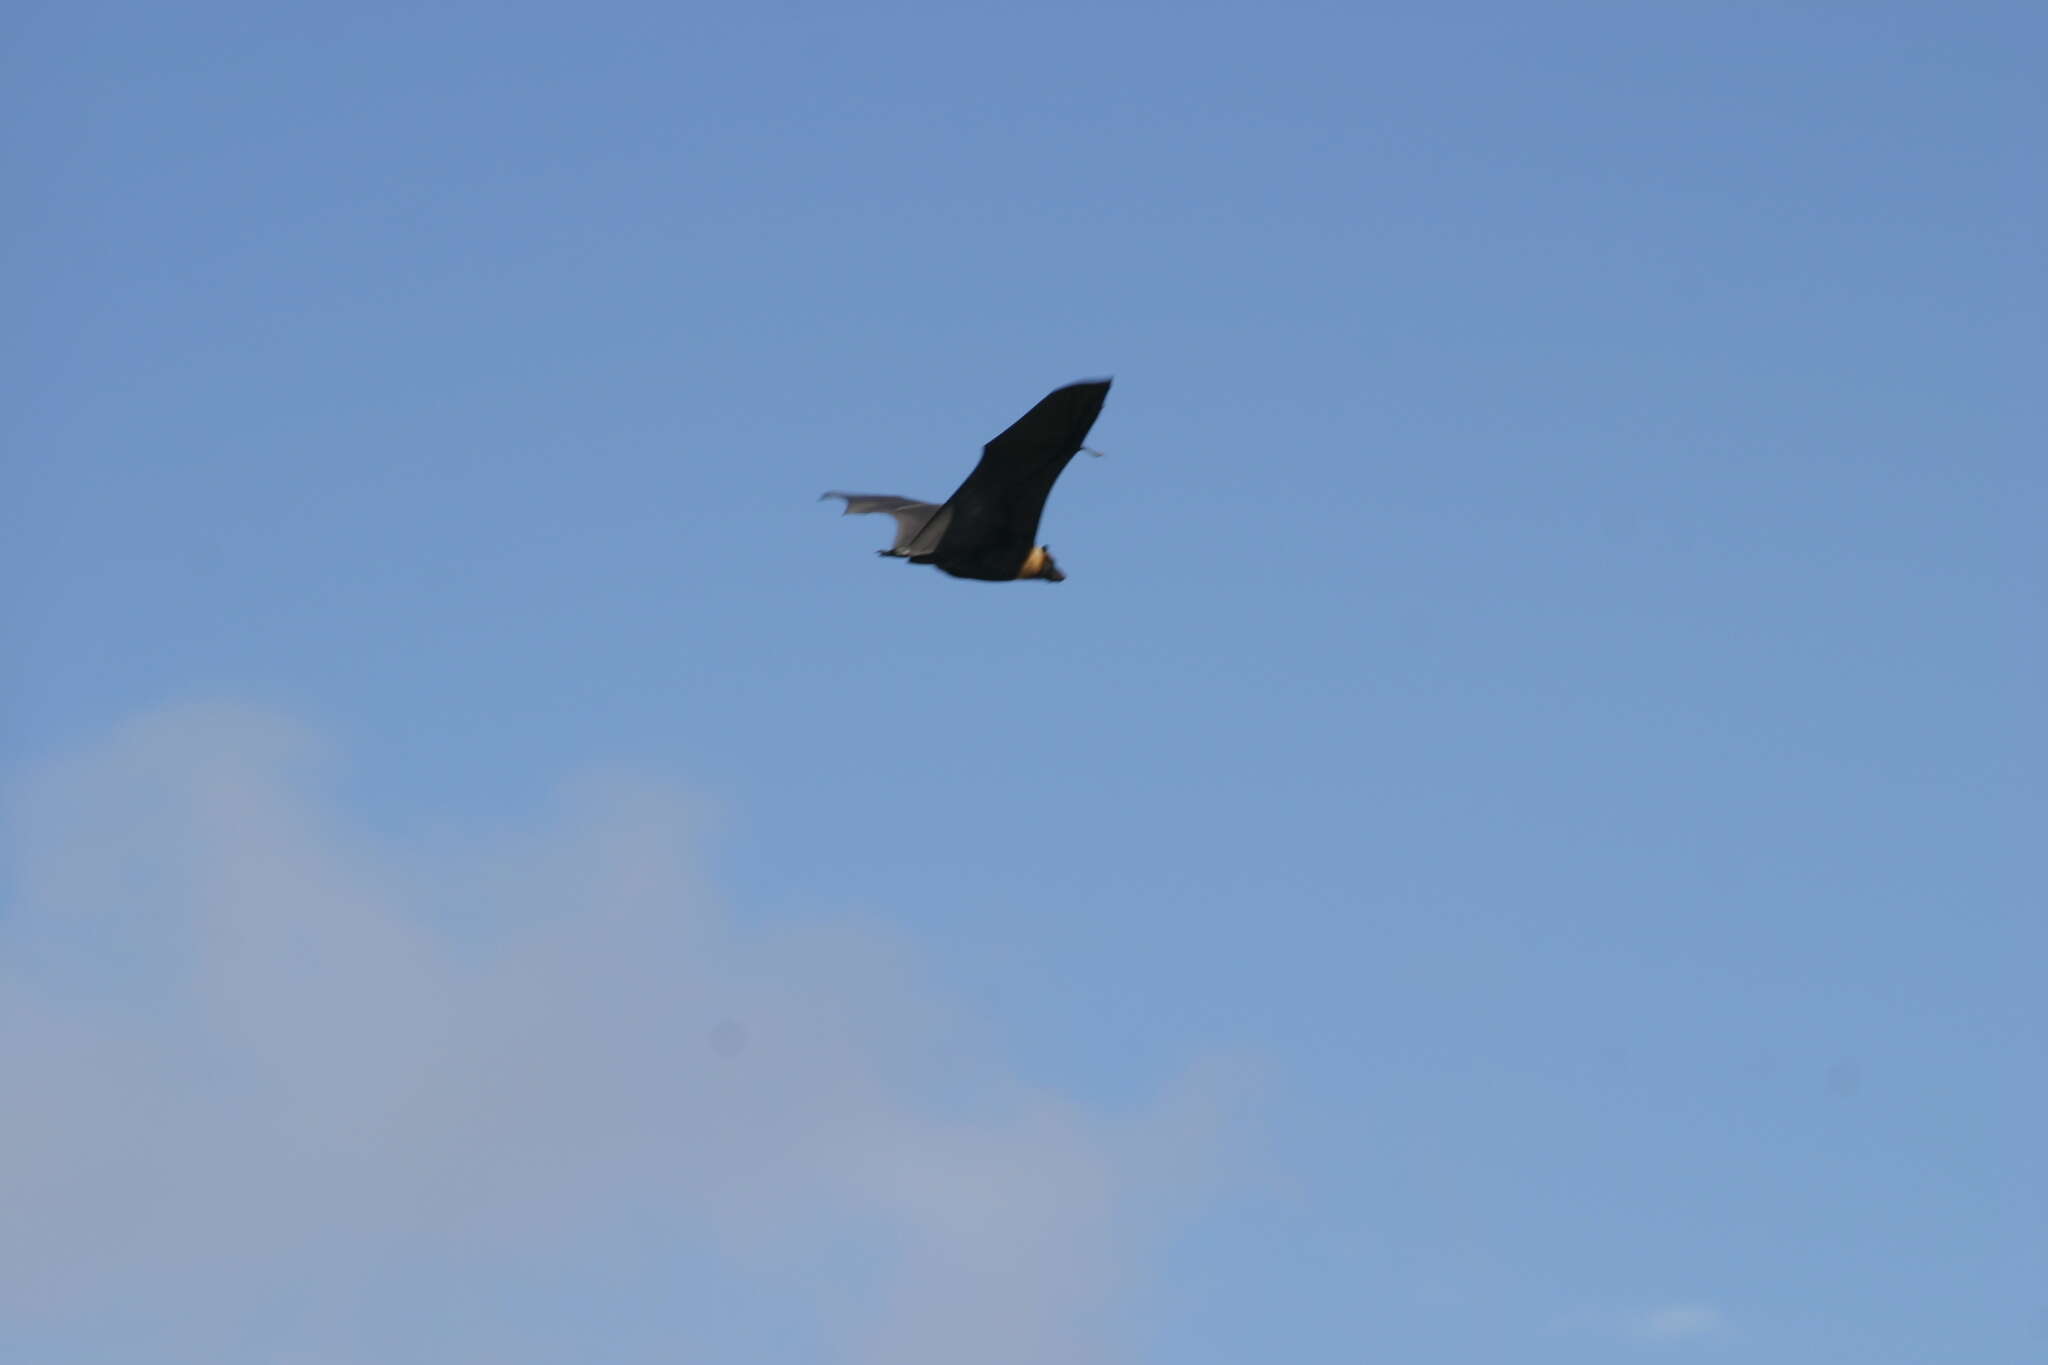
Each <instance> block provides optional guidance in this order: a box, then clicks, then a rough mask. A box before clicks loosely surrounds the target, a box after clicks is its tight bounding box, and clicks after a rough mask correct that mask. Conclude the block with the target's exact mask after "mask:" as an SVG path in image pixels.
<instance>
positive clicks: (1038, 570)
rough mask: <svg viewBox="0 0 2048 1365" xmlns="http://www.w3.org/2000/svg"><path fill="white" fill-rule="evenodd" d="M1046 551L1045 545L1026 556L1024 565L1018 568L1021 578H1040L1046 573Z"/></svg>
mask: <svg viewBox="0 0 2048 1365" xmlns="http://www.w3.org/2000/svg"><path fill="white" fill-rule="evenodd" d="M1045 561H1046V553H1045V547H1044V546H1043V545H1040V546H1037V547H1036V548H1034V549H1033V550H1032V551H1031V553H1030V554H1028V555H1026V556H1024V567H1023V568H1021V569H1019V570H1017V577H1019V578H1038V577H1040V576H1041V575H1043V574H1044V573H1045Z"/></svg>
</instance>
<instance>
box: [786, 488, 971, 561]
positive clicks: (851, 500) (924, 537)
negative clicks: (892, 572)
mask: <svg viewBox="0 0 2048 1365" xmlns="http://www.w3.org/2000/svg"><path fill="white" fill-rule="evenodd" d="M826 498H844V499H845V500H846V511H844V512H842V513H841V514H840V515H842V516H853V515H854V514H855V513H859V512H887V513H888V514H889V515H890V516H892V517H894V518H896V543H895V544H894V545H891V546H890V547H889V548H888V549H886V550H884V551H883V552H882V553H883V554H890V555H902V556H905V557H908V556H910V555H921V554H929V553H931V551H932V550H933V549H934V548H935V547H936V546H937V545H938V543H939V537H940V536H942V535H944V534H945V533H946V523H947V522H949V521H951V520H952V516H951V514H950V513H949V514H947V515H945V516H941V515H939V513H940V512H941V511H942V510H943V509H941V508H940V507H939V506H938V505H937V504H936V503H929V502H919V501H918V500H917V499H916V498H899V497H897V496H896V495H895V494H893V493H839V492H832V493H826V494H824V495H823V496H821V497H820V498H819V499H818V501H819V502H823V501H824V500H825V499H826Z"/></svg>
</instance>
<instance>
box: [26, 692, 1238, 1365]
mask: <svg viewBox="0 0 2048 1365" xmlns="http://www.w3.org/2000/svg"><path fill="white" fill-rule="evenodd" d="M325 769H326V755H325V754H324V752H323V750H322V748H321V746H320V745H319V744H317V743H316V742H314V741H313V740H312V739H311V738H310V737H309V736H307V735H306V734H305V733H303V732H302V731H301V730H299V729H298V728H296V727H294V726H293V725H291V724H289V723H286V722H284V721H281V720H279V719H277V718H275V717H270V716H266V715H262V714H258V713H255V712H251V711H248V710H244V709H239V708H232V707H225V708H222V707H216V708H180V709H177V710H174V711H170V712H166V713H163V714H160V715H157V716H154V717H151V718H148V719H146V720H144V721H142V722H139V723H137V724H136V725H133V726H131V727H129V728H127V729H125V730H124V731H122V732H121V733H120V734H118V735H116V736H115V737H113V738H112V739H110V740H109V741H107V742H106V743H104V744H102V745H100V746H98V747H97V748H95V749H94V750H92V751H91V752H89V753H85V754H82V755H79V756H77V757H75V758H72V759H69V760H66V761H63V762H60V763H58V764H56V765H55V766H53V767H51V768H49V769H47V770H45V771H43V772H41V773H39V774H36V775H34V776H33V777H32V778H31V779H30V780H29V781H27V782H26V783H24V784H22V785H21V787H20V788H19V789H18V791H17V792H16V793H15V801H14V807H13V811H12V812H11V813H12V814H13V816H14V817H15V818H14V819H13V820H12V822H11V823H12V824H13V825H14V826H15V828H16V829H17V830H18V831H19V832H20V833H19V839H18V846H17V847H16V848H15V849H14V850H13V851H12V862H13V866H14V870H15V873H16V877H15V881H16V887H15V890H16V895H15V897H14V902H13V904H12V906H11V907H10V909H9V911H8V912H7V915H6V916H5V918H0V1093H4V1094H5V1095H6V1097H7V1105H6V1109H7V1116H8V1117H7V1121H6V1122H5V1123H4V1124H0V1317H17V1318H25V1317H27V1316H28V1315H31V1314H33V1315H36V1316H35V1321H37V1322H39V1323H41V1324H42V1329H41V1330H44V1331H45V1332H61V1331H62V1324H63V1323H64V1322H66V1321H70V1320H73V1319H76V1320H81V1321H82V1320H84V1319H86V1318H88V1317H92V1316H94V1315H96V1314H98V1313H99V1312H100V1310H103V1309H105V1308H107V1307H108V1306H109V1305H120V1306H121V1312H122V1313H123V1314H124V1315H126V1318H127V1319H131V1320H132V1321H133V1322H134V1323H135V1324H136V1325H137V1330H145V1329H146V1330H150V1331H156V1330H159V1329H163V1330H168V1329H167V1328H165V1326H164V1325H165V1324H166V1323H169V1322H171V1321H172V1320H173V1319H175V1320H176V1321H177V1322H178V1323H180V1324H182V1325H183V1327H184V1328H185V1329H186V1330H188V1331H189V1332H193V1333H196V1334H197V1335H196V1336H194V1337H193V1339H194V1340H200V1339H203V1340H204V1341H206V1342H208V1343H210V1344H209V1345H208V1346H207V1347H206V1353H207V1356H208V1358H210V1359H236V1358H251V1359H254V1358H262V1359H274V1358H281V1357H283V1356H285V1355H288V1354H290V1353H291V1352H294V1351H296V1352H298V1353H299V1354H300V1355H301V1356H302V1357H303V1358H308V1359H313V1358H331V1357H332V1356H333V1354H334V1353H336V1352H339V1353H341V1354H342V1355H367V1354H369V1351H368V1350H367V1348H365V1347H364V1346H363V1345H362V1343H361V1342H359V1341H355V1340H351V1339H349V1337H350V1333H351V1332H357V1333H358V1334H360V1331H361V1330H362V1324H364V1323H365V1322H368V1321H374V1320H375V1318H376V1316H377V1314H378V1312H379V1311H380V1304H381V1303H382V1298H380V1296H385V1297H389V1296H391V1295H394V1294H398V1291H396V1290H393V1289H391V1286H392V1285H393V1284H394V1283H396V1284H399V1285H402V1286H407V1285H409V1286H413V1287H417V1286H418V1285H419V1284H421V1283H422V1282H425V1283H428V1284H431V1283H432V1282H433V1278H432V1277H434V1276H436V1275H444V1276H448V1277H450V1279H451V1281H461V1282H464V1283H468V1282H470V1281H473V1280H475V1279H477V1278H479V1277H480V1278H482V1279H484V1280H489V1278H490V1276H491V1274H492V1273H494V1269H495V1268H499V1267H502V1266H503V1265H504V1264H506V1262H507V1258H512V1259H515V1260H518V1261H519V1263H520V1264H521V1265H523V1266H525V1267H526V1269H527V1271H528V1272H529V1273H530V1274H531V1275H533V1276H536V1277H538V1278H539V1279H540V1280H541V1281H542V1282H545V1280H546V1278H547V1273H548V1268H549V1267H550V1266H551V1265H556V1264H557V1262H559V1263H560V1264H559V1269H560V1270H561V1272H562V1273H564V1274H568V1273H570V1272H571V1271H572V1270H573V1269H574V1268H575V1262H576V1261H577V1258H579V1257H582V1258H587V1257H588V1256H589V1255H590V1253H591V1249H592V1248H593V1247H598V1246H605V1245H612V1244H615V1243H617V1242H619V1241H620V1240H621V1239H630V1238H633V1237H641V1238H649V1237H652V1238H654V1240H657V1241H660V1240H662V1239H667V1242H673V1243H677V1244H680V1245H683V1246H686V1247H687V1248H689V1249H690V1253H691V1254H693V1255H699V1256H709V1257H711V1258H713V1260H715V1262H716V1263H717V1264H718V1265H720V1266H722V1267H724V1268H725V1269H726V1270H728V1271H730V1272H731V1273H733V1274H736V1275H740V1276H745V1277H751V1282H753V1283H755V1284H758V1285H760V1286H764V1287H765V1289H766V1291H767V1292H770V1293H771V1294H775V1295H778V1296H786V1298H787V1301H788V1303H789V1304H790V1306H791V1311H792V1312H793V1313H795V1314H796V1315H798V1316H806V1315H808V1316H810V1317H813V1318H815V1319H816V1330H817V1332H818V1334H819V1337H820V1339H821V1340H822V1341H823V1342H824V1343H825V1345H826V1347H827V1349H828V1350H829V1351H830V1352H831V1354H832V1355H833V1356H834V1358H838V1359H846V1360H877V1361H879V1360H888V1361H892V1362H921V1361H932V1362H938V1361H947V1362H951V1361H956V1360H960V1359H974V1360H977V1361H980V1362H984V1363H985V1365H1001V1363H1002V1362H1006V1361H1013V1360H1014V1361H1020V1362H1021V1361H1026V1360H1029V1361H1043V1360H1049V1359H1058V1360H1062V1361H1087V1360H1091V1359H1104V1360H1107V1359H1112V1358H1120V1357H1121V1356H1122V1355H1123V1352H1122V1351H1121V1350H1120V1349H1119V1341H1118V1338H1117V1334H1116V1331H1115V1326H1116V1314H1115V1310H1116V1308H1117V1305H1118V1303H1119V1302H1120V1294H1121V1291H1122V1290H1124V1289H1125V1288H1127V1287H1128V1286H1129V1285H1130V1284H1131V1283H1132V1281H1133V1280H1134V1279H1137V1278H1142V1272H1143V1270H1144V1268H1145V1267H1146V1265H1147V1264H1148V1263H1150V1261H1151V1259H1152V1257H1153V1256H1154V1254H1155V1253H1156V1251H1157V1248H1158V1244H1159V1241H1160V1238H1161V1236H1162V1233H1163V1230H1164V1229H1165V1227H1166V1226H1167V1225H1168V1223H1169V1221H1170V1216H1171V1213H1172V1211H1173V1210H1174V1209H1175V1208H1176V1206H1177V1205H1178V1204H1180V1203H1181V1202H1184V1200H1185V1199H1186V1198H1187V1197H1188V1196H1189V1194H1190V1191H1191V1190H1192V1189H1193V1188H1194V1187H1195V1185H1196V1184H1198V1183H1199V1182H1198V1175H1199V1173H1198V1171H1197V1170H1196V1169H1195V1166H1196V1164H1197V1163H1194V1162H1192V1161H1190V1160H1188V1159H1187V1158H1186V1157H1185V1154H1186V1153H1189V1152H1191V1151H1199V1150H1201V1149H1202V1148H1203V1147H1204V1144H1205V1142H1206V1141H1207V1139H1208V1138H1209V1137H1210V1136H1212V1135H1213V1133H1214V1131H1215V1128H1216V1124H1215V1122H1214V1117H1215V1114H1216V1110H1217V1102H1218V1095H1217V1093H1216V1083H1215V1082H1214V1078H1213V1077H1211V1078H1210V1079H1207V1080H1205V1079H1204V1073H1203V1072H1202V1071H1201V1069H1199V1068H1198V1069H1197V1071H1196V1072H1195V1073H1192V1074H1191V1075H1190V1077H1188V1078H1184V1079H1183V1081H1182V1082H1180V1083H1179V1084H1178V1085H1177V1087H1175V1088H1174V1092H1173V1093H1171V1094H1169V1095H1166V1096H1163V1097H1162V1098H1161V1099H1159V1100H1158V1101H1157V1102H1155V1104H1154V1105H1153V1106H1152V1107H1151V1108H1150V1109H1149V1110H1147V1111H1146V1112H1144V1113H1142V1114H1140V1115H1138V1116H1137V1117H1128V1116H1119V1117H1107V1116H1104V1115H1101V1114H1097V1113H1091V1112H1089V1111H1088V1110H1087V1109H1086V1108H1084V1107H1083V1106H1080V1105H1078V1104H1075V1103H1073V1102H1071V1101H1069V1100H1066V1099H1064V1098H1062V1097H1061V1096H1059V1095H1057V1094H1050V1093H1046V1092H1045V1091H1043V1090H1038V1089H1033V1088H1031V1087H1029V1086H1026V1085H1024V1084H1022V1083H1020V1082H1019V1081H1017V1080H1016V1079H1015V1078H1014V1077H1012V1076H1010V1075H1008V1074H1007V1073H1006V1072H1005V1071H1004V1070H1003V1068H1001V1067H1000V1066H999V1065H997V1064H995V1063H994V1062H992V1061H990V1060H989V1059H988V1058H987V1057H986V1056H985V1055H983V1054H982V1053H981V1052H980V1051H978V1050H977V1049H974V1048H973V1047H972V1046H971V1045H970V1046H966V1047H962V1046H961V1045H960V1044H959V1043H958V1041H957V1039H958V1037H959V1036H960V1034H961V1032H962V1030H963V1029H964V1028H965V1026H966V1025H965V1023H964V1022H963V1021H962V1020H961V1019H960V1018H959V1017H958V1016H957V1014H955V1013H954V1012H951V1011H949V1010H948V1008H947V1007H946V1005H945V1003H944V1002H943V1000H942V999H940V998H939V997H938V996H937V995H935V994H934V993H933V992H932V991H931V990H930V989H928V988H927V987H925V986H924V985H922V984H920V982H919V980H918V974H917V973H916V971H915V969H914V968H913V967H911V966H908V965H906V962H905V958H906V956H907V955H906V954H905V953H904V952H903V951H902V950H901V948H900V945H898V944H896V943H894V942H892V940H891V938H890V937H889V936H888V935H887V934H886V933H885V932H883V931H881V930H880V929H877V928H875V927H873V926H861V925H857V924H852V923H837V924H811V925H806V926H801V927H793V928H780V927H778V928H776V929H773V930H768V929H761V930H755V931H752V932H742V931H740V930H739V929H738V928H736V926H735V925H734V924H733V923H732V922H731V921H730V920H729V919H728V918H727V917H726V916H725V915H724V914H723V913H722V912H721V910H720V908H719V905H718V901H717V898H716V897H715V895H713V894H712V893H711V891H710V890H709V889H707V887H706V886H705V884H704V882H703V880H702V879H701V877H700V876H699V875H698V873H697V872H696V870H695V868H694V865H693V861H692V847H693V831H694V830H696V829H697V828H698V827H699V826H700V825H701V823H702V819H701V815H700V814H699V813H698V812H696V811H695V810H693V808H692V806H691V804H690V803H689V802H688V801H686V800H683V799H681V798H679V797H678V796H676V795H675V794H673V793H670V792H667V791H664V790H662V789H661V788H659V787H655V786H650V785H648V784H645V783H640V782H635V781H633V780H630V779H625V778H620V777H616V776H614V777H609V778H606V777H599V778H594V779H591V780H589V781H587V782H584V783H582V784H579V785H578V787H577V788H576V790H575V795H574V798H573V800H572V802H571V811H572V813H571V814H570V815H568V816H567V817H565V819H564V820H563V821H562V822H561V823H560V827H559V828H555V829H551V830H548V831H545V832H541V833H538V834H534V835H531V836H529V837H522V838H518V839H513V838H510V837H507V838H505V839H503V840H502V841H501V842H500V843H499V844H498V845H497V846H496V847H495V848H492V849H489V850H481V849H475V848H472V849H470V850H467V851H450V850H448V849H445V848H443V849H438V850H435V849H420V848H406V847H401V846H393V845H388V844H387V845H380V844H379V843H378V842H377V841H376V840H373V839H371V838H370V837H369V836H367V835H366V834H365V833H364V831H363V830H362V829H361V828H359V827H357V826H356V825H355V824H353V823H352V822H350V821H348V820H347V819H344V818H342V817H340V816H338V815H337V814H336V813H335V812H334V811H333V810H332V809H329V808H328V807H327V806H326V805H324V804H323V803H322V801H321V799H320V796H319V793H320V792H321V790H322V784H321V782H320V779H321V778H322V777H323V775H324V773H325ZM963 1094H964V1095H966V1096H967V1097H968V1098H969V1099H970V1100H971V1103H963V1102H961V1100H960V1096H962V1095H963ZM941 1095H944V1096H946V1097H947V1099H948V1101H949V1102H945V1103H942V1102H941V1101H940V1099H939V1096H941ZM650 1229H652V1230H653V1231H652V1232H650ZM664 1244H667V1243H666V1242H665V1243H664ZM842 1272H843V1273H842ZM421 1277H425V1280H424V1281H422V1278H421ZM835 1285H836V1286H839V1287H838V1288H834V1287H833V1286H835ZM280 1296H282V1300H283V1301H287V1302H288V1303H289V1304H295V1305H298V1306H297V1307H296V1308H287V1309H279V1308H277V1307H276V1305H277V1303H278V1302H280V1301H281V1300H280ZM399 1296H400V1297H402V1295H399ZM257 1302H263V1303H266V1304H268V1305H270V1306H269V1307H267V1308H266V1309H265V1310H264V1313H263V1314H262V1315H258V1314H256V1313H255V1312H254V1311H253V1310H252V1309H251V1308H249V1307H248V1305H251V1304H254V1303H257ZM508 1307H509V1305H508ZM691 1311H693V1312H695V1313H697V1314H699V1315H700V1317H701V1315H702V1314H704V1313H707V1312H708V1313H716V1312H717V1304H716V1303H715V1302H712V1303H709V1304H704V1303H699V1304H697V1305H695V1306H694V1307H693V1309H692V1310H691ZM280 1314H281V1315H282V1316H280ZM67 1315H69V1316H67ZM259 1319H260V1322H259ZM280 1324H282V1325H280ZM337 1324H342V1325H339V1326H338V1325H337ZM734 1330H736V1331H738V1330H742V1329H740V1328H735V1329H734ZM266 1331H268V1332H270V1333H272V1337H273V1338H277V1337H278V1334H283V1336H285V1337H290V1338H291V1339H289V1340H284V1339H266V1338H264V1337H263V1332H266ZM293 1333H296V1334H297V1335H296V1336H294V1335H292V1334H293ZM222 1342H227V1343H239V1342H257V1343H259V1344H256V1345H248V1346H246V1347H243V1346H237V1345H227V1346H223V1345H221V1344H220V1343H222ZM129 1344H130V1345H132V1343H129ZM742 1344H744V1343H742ZM446 1346H447V1343H446V1342H445V1341H444V1342H443V1347H444V1348H445V1347H446ZM671 1347H672V1343H671ZM81 1349H82V1348H81ZM196 1349H197V1348H195V1350H196ZM473 1349H474V1350H475V1351H476V1352H477V1353H478V1354H479V1355H488V1356H489V1357H490V1358H493V1359H503V1358H505V1355H504V1353H503V1352H502V1351H485V1350H484V1348H482V1347H475V1348H473ZM765 1349H766V1348H765V1347H764V1348H763V1351H762V1352H754V1353H752V1354H753V1356H754V1358H764V1355H765ZM109 1351H110V1353H111V1354H110V1355H109V1357H108V1358H116V1357H117V1356H118V1354H119V1352H118V1349H117V1348H116V1347H110V1348H109ZM237 1351H244V1355H243V1356H239V1357H238V1356H237V1354H236V1352H237ZM602 1354H605V1355H606V1358H612V1359H621V1358H630V1357H629V1356H628V1354H627V1353H626V1352H625V1351H624V1349H623V1348H620V1347H618V1346H617V1345H616V1343H615V1344H614V1347H613V1349H609V1350H607V1351H606V1352H603V1353H602ZM645 1354H646V1356H647V1357H648V1358H656V1357H659V1358H661V1359H664V1360H665V1359H671V1358H673V1357H674V1351H673V1349H672V1348H671V1349H657V1348H656V1346H655V1345H654V1344H652V1343H651V1342H650V1344H649V1345H648V1346H647V1348H646V1352H645ZM434 1355H435V1358H440V1359H446V1358H450V1357H451V1355H452V1356H454V1357H456V1358H467V1355H466V1354H465V1353H464V1352H463V1351H452V1350H450V1349H442V1350H440V1351H438V1352H437V1353H434ZM81 1358H82V1357H81ZM158 1358H162V1356H161V1354H160V1355H159V1357H158ZM385 1358H389V1355H388V1353H387V1355H386V1357H385ZM423 1358H425V1357H423Z"/></svg>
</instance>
